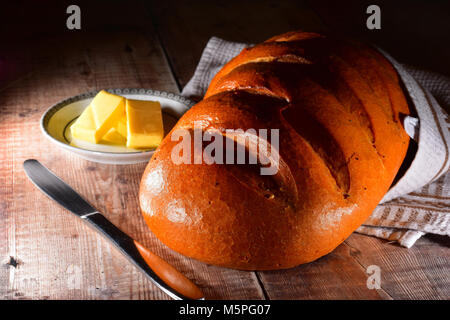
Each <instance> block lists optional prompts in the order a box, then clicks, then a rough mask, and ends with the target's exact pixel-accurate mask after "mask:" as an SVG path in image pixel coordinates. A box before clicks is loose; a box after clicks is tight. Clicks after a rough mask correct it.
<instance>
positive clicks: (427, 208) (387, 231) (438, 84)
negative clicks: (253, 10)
mask: <svg viewBox="0 0 450 320" xmlns="http://www.w3.org/2000/svg"><path fill="white" fill-rule="evenodd" d="M247 46H248V45H247V44H244V43H235V42H229V41H225V40H222V39H219V38H216V37H212V38H211V39H210V40H209V42H208V44H207V45H206V47H205V49H204V51H203V54H202V56H201V58H200V62H199V64H198V65H197V68H196V70H195V73H194V75H193V77H192V78H191V80H190V81H189V82H188V83H187V84H186V86H185V87H184V89H183V91H182V94H183V95H185V96H188V97H191V98H198V99H199V98H201V97H202V96H203V95H204V94H205V92H206V90H207V88H208V85H209V83H210V81H211V79H212V78H213V77H214V75H215V74H216V73H217V72H218V71H219V70H220V69H221V68H222V67H223V65H224V64H226V63H227V62H228V61H229V60H231V59H232V58H233V57H234V56H236V55H237V54H238V53H239V52H241V50H242V49H243V48H245V47H247ZM379 50H380V52H381V53H383V54H384V55H385V56H386V58H387V59H389V60H390V61H391V63H392V64H393V65H394V67H395V68H396V70H397V72H398V74H399V76H400V78H401V79H402V81H403V83H404V85H405V88H406V91H407V93H408V95H409V97H410V100H411V102H412V103H413V105H414V106H415V109H416V111H417V118H414V117H406V118H405V120H404V126H405V130H406V131H407V133H408V135H409V136H410V137H411V138H412V139H413V140H414V141H412V142H411V143H415V144H417V151H416V152H415V155H414V157H413V160H412V162H411V164H410V165H409V168H408V169H407V170H406V171H405V173H404V175H403V176H402V177H401V178H400V179H399V180H398V181H397V182H396V184H395V185H393V186H392V187H391V189H390V190H389V191H388V193H387V194H386V195H385V197H384V198H383V200H382V201H381V202H380V204H379V205H378V206H377V208H376V209H375V210H374V212H373V213H372V215H371V216H370V217H369V219H367V221H366V222H365V223H364V224H363V225H362V226H361V227H360V228H358V229H357V230H356V232H359V233H363V234H367V235H372V236H376V237H379V238H383V239H388V240H391V241H397V242H398V243H399V244H400V245H402V246H405V247H408V248H409V247H411V246H412V245H413V244H414V243H415V242H416V240H417V239H419V238H420V237H421V236H422V235H424V234H426V233H434V234H440V235H447V236H450V171H449V168H450V120H449V117H448V114H447V113H446V112H445V111H444V110H443V109H442V108H441V106H442V107H445V108H446V109H447V110H450V79H449V78H447V77H444V76H442V75H439V74H435V73H432V72H428V71H424V70H420V69H417V68H415V67H409V66H404V65H402V64H400V63H398V62H397V61H395V60H394V59H393V58H392V57H391V56H390V55H389V54H387V53H386V52H384V51H383V50H381V49H379Z"/></svg>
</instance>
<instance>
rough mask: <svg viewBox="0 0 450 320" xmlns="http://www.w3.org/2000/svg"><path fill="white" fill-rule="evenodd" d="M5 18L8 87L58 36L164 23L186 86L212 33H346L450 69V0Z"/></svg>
mask: <svg viewBox="0 0 450 320" xmlns="http://www.w3.org/2000/svg"><path fill="white" fill-rule="evenodd" d="M70 4H77V5H79V6H80V7H81V21H82V22H81V23H82V25H81V30H76V31H75V30H68V29H67V28H66V19H67V17H68V14H66V8H67V7H68V6H69V5H70ZM370 4H377V5H379V6H380V8H381V26H382V28H381V30H368V29H367V28H366V19H367V17H368V15H367V14H366V8H367V6H368V5H370ZM0 21H1V27H0V39H2V45H1V46H0V48H1V49H0V67H1V68H0V70H1V71H0V86H3V85H4V84H5V83H7V82H9V81H11V80H14V79H15V78H17V77H19V76H20V75H21V74H24V73H26V72H27V71H29V70H30V68H32V66H31V65H30V63H31V62H30V61H32V60H35V59H36V57H39V56H42V55H44V56H48V55H49V54H51V53H52V43H54V42H55V41H56V42H59V43H60V42H65V43H66V45H67V46H71V45H75V44H77V45H78V43H80V42H79V41H78V40H80V39H83V37H85V38H86V39H88V38H91V37H95V36H99V37H100V36H101V34H105V33H110V34H114V33H120V32H125V31H126V32H129V31H132V32H136V33H145V32H149V30H156V33H157V35H158V37H159V39H158V40H159V41H161V42H162V45H163V48H164V51H165V54H166V56H167V59H168V60H169V61H168V62H169V63H170V65H171V68H172V69H173V72H174V74H175V75H176V78H177V79H176V81H177V84H178V86H179V87H182V86H183V85H184V84H185V83H186V82H187V80H188V79H189V77H190V76H191V75H192V73H193V71H194V69H195V65H196V63H197V62H198V59H199V57H200V54H201V52H202V49H203V48H204V46H205V44H206V42H207V41H208V39H209V38H210V37H211V36H218V37H222V38H224V39H227V40H233V41H243V42H251V43H256V42H260V41H263V40H264V39H266V38H268V37H271V36H273V35H275V34H278V33H282V32H286V31H289V30H294V29H303V30H316V31H326V32H339V33H342V34H346V35H349V36H352V37H355V38H359V39H362V40H364V41H368V42H372V43H375V44H377V45H379V46H380V47H382V48H384V49H385V50H387V51H388V52H389V53H391V54H392V55H393V56H394V57H395V58H397V59H398V60H399V61H401V62H403V63H407V64H412V65H416V66H420V67H423V68H424V69H429V70H433V71H436V72H439V73H442V74H446V75H450V61H449V57H450V45H449V40H450V39H449V38H450V37H449V31H450V1H436V0H435V1H433V0H431V1H430V0H428V1H414V0H409V1H405V0H396V1H357V0H346V1H331V0H318V1H292V0H281V1H251V0H240V1H203V0H202V1H174V0H164V1H143V0H142V1H140V0H131V1H8V2H4V3H2V9H1V12H0ZM99 40H101V39H99ZM149 41H151V40H149ZM78 49H79V48H78ZM88 49H89V48H86V50H88ZM75 52H79V50H74V54H75ZM174 57H176V58H174Z"/></svg>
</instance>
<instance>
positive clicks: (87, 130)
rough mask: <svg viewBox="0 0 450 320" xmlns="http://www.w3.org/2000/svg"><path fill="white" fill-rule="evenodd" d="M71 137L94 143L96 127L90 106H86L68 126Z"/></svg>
mask: <svg viewBox="0 0 450 320" xmlns="http://www.w3.org/2000/svg"><path fill="white" fill-rule="evenodd" d="M70 131H71V133H72V138H75V139H80V140H84V141H88V142H91V143H96V142H97V140H96V137H95V133H96V127H95V122H94V115H93V114H92V107H91V106H88V107H87V108H86V109H84V111H83V113H82V114H81V115H80V116H79V117H78V119H77V120H76V121H75V123H74V124H73V125H72V126H71V127H70Z"/></svg>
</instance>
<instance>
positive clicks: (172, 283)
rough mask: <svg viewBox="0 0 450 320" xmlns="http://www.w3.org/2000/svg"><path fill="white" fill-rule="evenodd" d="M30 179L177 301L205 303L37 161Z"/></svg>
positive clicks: (29, 166)
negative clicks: (98, 232) (112, 245)
mask: <svg viewBox="0 0 450 320" xmlns="http://www.w3.org/2000/svg"><path fill="white" fill-rule="evenodd" d="M23 167H24V170H25V172H26V174H27V176H28V178H29V179H30V180H31V181H32V182H33V183H34V185H35V186H36V187H38V188H39V189H40V190H41V191H42V192H43V193H45V194H46V195H47V196H48V197H50V198H51V199H53V200H55V201H56V202H57V203H59V204H60V205H61V206H63V207H64V208H66V209H67V210H69V211H71V212H72V213H74V214H75V215H77V216H78V217H80V218H81V219H83V220H85V221H87V222H89V223H90V224H91V225H92V226H93V227H94V228H95V229H97V230H98V231H100V233H102V234H103V235H104V236H105V237H106V238H107V239H109V240H110V241H111V242H112V243H113V244H114V245H115V246H116V247H117V248H118V249H119V250H120V251H121V252H122V253H123V254H124V255H125V256H126V257H127V258H128V259H129V260H130V261H131V262H133V263H134V265H136V266H137V267H138V269H140V270H141V271H142V272H143V273H144V274H145V275H146V276H147V278H149V279H150V280H151V281H152V282H153V283H154V284H155V285H156V286H158V287H159V288H160V289H161V290H162V291H164V292H165V293H167V294H168V295H169V296H170V297H172V298H173V299H177V300H181V299H204V296H203V293H202V292H201V291H200V289H199V288H198V287H197V286H196V285H195V284H194V283H192V282H191V281H190V280H189V279H187V278H186V277H185V276H184V275H182V274H181V273H180V272H179V271H177V270H176V269H175V268H174V267H172V266H171V265H170V264H169V263H167V262H166V261H164V260H163V259H161V258H160V257H158V256H157V255H155V254H153V253H152V252H150V251H149V250H148V249H146V248H145V247H144V246H143V245H141V244H140V243H139V242H137V241H136V240H134V239H132V238H131V237H130V236H128V235H127V234H126V233H124V232H123V231H122V230H120V229H119V228H117V227H116V226H115V225H114V224H112V223H111V222H110V221H109V220H108V219H106V218H105V217H104V216H103V215H102V214H101V213H100V212H98V211H97V209H95V208H94V207H93V206H91V205H90V204H89V203H88V202H87V201H86V200H84V199H83V198H82V197H81V196H80V195H79V194H78V193H77V192H75V190H73V189H72V188H71V187H70V186H69V185H68V184H66V183H65V182H64V181H62V180H61V179H60V178H58V177H57V176H56V175H55V174H54V173H53V172H51V171H50V170H49V169H47V168H46V167H44V166H43V165H42V164H41V163H40V162H39V161H37V160H34V159H29V160H26V161H25V162H24V163H23Z"/></svg>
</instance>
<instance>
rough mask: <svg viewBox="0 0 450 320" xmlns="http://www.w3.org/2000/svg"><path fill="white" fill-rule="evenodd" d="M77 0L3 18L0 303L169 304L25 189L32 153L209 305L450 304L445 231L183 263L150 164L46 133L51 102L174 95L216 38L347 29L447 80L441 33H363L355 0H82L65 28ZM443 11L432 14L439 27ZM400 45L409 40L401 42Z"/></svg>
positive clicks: (116, 256) (77, 225) (85, 231)
mask: <svg viewBox="0 0 450 320" xmlns="http://www.w3.org/2000/svg"><path fill="white" fill-rule="evenodd" d="M69 4H70V3H69V2H67V3H66V2H64V1H63V2H58V3H53V4H52V5H48V6H44V8H42V7H39V6H40V5H41V2H40V3H39V5H38V4H30V5H28V7H27V10H22V9H21V10H19V9H18V8H17V7H14V5H13V4H9V5H8V6H10V7H8V6H7V7H6V10H3V14H4V15H5V16H4V17H0V18H2V19H1V20H2V21H3V22H4V23H3V26H7V27H6V28H2V33H1V35H2V39H3V40H4V44H5V43H6V44H7V46H6V47H5V46H2V49H1V50H0V51H2V52H0V68H1V67H2V65H3V66H4V68H3V69H2V70H3V73H2V78H1V79H0V108H1V109H0V197H1V198H0V299H168V296H166V295H165V294H164V293H162V292H161V291H160V290H159V289H157V288H156V287H155V286H154V285H153V284H152V283H150V282H149V281H148V280H147V279H146V278H144V276H143V275H142V274H141V273H140V272H139V271H137V269H136V268H135V267H134V266H132V265H131V264H130V263H129V262H128V261H127V260H126V259H125V258H124V257H123V256H122V255H121V254H120V253H119V252H118V251H117V250H116V249H115V248H113V247H112V246H111V245H110V244H109V243H108V242H107V241H105V240H104V239H103V238H102V237H100V236H99V235H98V234H97V233H95V232H94V231H92V230H91V229H90V228H88V227H87V226H86V224H84V223H83V222H82V221H81V220H79V219H78V218H76V217H74V216H72V215H71V214H69V213H68V212H67V211H66V210H64V209H62V208H61V207H59V206H58V205H56V204H55V203H54V202H52V201H50V200H49V199H48V198H47V197H46V196H44V195H43V194H42V193H41V192H40V191H38V190H37V189H36V188H35V187H34V186H33V185H32V184H31V182H30V181H29V180H28V179H27V178H26V176H25V174H24V171H23V169H22V163H23V161H24V160H26V159H28V158H36V159H39V160H40V161H42V163H44V164H45V165H47V166H48V167H49V168H51V169H52V170H54V171H55V172H56V173H57V174H58V175H59V176H60V177H62V178H63V179H64V180H65V181H67V182H68V183H69V184H71V185H72V186H73V187H74V188H75V189H76V190H78V191H79V192H80V193H81V194H82V195H83V196H85V198H87V199H88V200H89V201H90V202H92V203H93V204H95V205H96V206H97V207H98V209H99V210H100V211H102V212H104V214H105V215H106V216H107V217H108V218H109V219H110V220H111V221H112V222H113V223H114V224H116V225H117V226H119V227H120V228H121V229H123V230H124V231H125V232H127V233H128V234H130V235H132V236H133V237H134V238H136V239H137V240H138V241H140V242H141V243H143V244H145V245H146V246H147V247H148V248H150V249H151V250H153V251H154V252H155V253H157V254H158V255H160V256H161V257H163V258H164V259H166V260H167V261H169V262H170V263H172V264H173V265H175V266H176V267H177V268H178V269H179V270H180V271H182V272H183V273H184V274H185V275H187V276H188V277H189V278H191V279H193V280H194V281H195V282H196V283H197V284H198V285H199V286H200V287H201V288H202V289H203V291H204V292H205V294H206V296H207V298H209V299H448V298H450V250H449V247H450V241H449V239H448V238H446V237H439V236H426V237H423V238H421V239H420V240H419V241H418V242H417V243H416V245H415V246H414V247H413V248H411V249H405V248H402V247H399V246H398V245H395V244H391V243H389V242H387V241H384V240H380V239H376V238H373V237H368V236H363V235H359V234H353V235H352V236H351V237H350V238H349V239H347V240H346V241H345V242H344V243H343V244H342V245H340V246H339V247H338V248H337V249H336V250H335V251H334V252H332V253H331V254H329V255H327V256H325V257H323V258H321V259H319V260H317V261H315V262H313V263H310V264H306V265H302V266H299V267H297V268H293V269H290V270H282V271H270V272H244V271H236V270H229V269H224V268H219V267H215V266H210V265H206V264H204V263H201V262H198V261H195V260H192V259H188V258H186V257H183V256H181V255H180V254H177V253H176V252H173V251H171V250H170V249H168V248H167V247H165V246H164V245H163V244H162V243H161V242H160V241H159V240H158V239H156V238H155V236H154V235H153V234H152V233H151V232H150V231H149V230H148V228H147V227H146V225H145V223H144V221H143V219H142V218H141V215H140V212H139V208H138V200H137V194H138V184H139V180H140V177H141V174H142V172H143V170H144V167H145V164H140V165H128V166H113V165H103V164H96V163H92V162H88V161H85V160H82V159H79V158H77V157H75V156H72V155H71V154H68V153H66V152H64V151H61V150H60V149H58V148H56V147H55V146H54V145H53V144H51V143H50V142H49V141H47V140H46V139H45V138H44V136H43V135H42V134H41V132H40V128H39V118H40V116H41V115H42V113H43V111H44V110H45V109H46V108H47V107H48V106H50V105H52V104H54V103H55V102H57V101H59V100H61V99H64V98H67V97H69V96H72V95H75V94H79V93H82V92H85V91H90V90H95V89H101V88H108V87H139V88H153V89H160V90H166V91H172V92H179V91H180V89H181V88H182V87H183V86H184V85H185V84H186V82H187V81H188V79H189V78H190V76H191V75H192V73H193V71H194V69H195V65H196V63H197V62H198V59H199V57H200V54H201V51H202V49H203V47H204V46H205V44H206V42H207V40H208V39H209V37H211V36H213V35H216V36H219V37H222V38H226V39H229V40H234V41H247V42H258V41H261V40H263V39H265V38H268V37H270V36H272V35H274V34H277V33H281V32H284V31H288V30H292V29H299V28H302V29H315V30H324V29H330V28H331V29H333V28H335V27H340V28H341V29H342V30H345V31H346V32H348V33H352V34H354V35H356V36H358V35H360V36H364V37H366V38H368V39H370V40H372V41H374V42H376V43H379V44H381V45H384V46H385V48H387V49H388V50H389V49H390V50H391V51H394V52H395V54H396V55H397V58H399V59H403V60H402V61H407V62H409V63H415V64H420V61H424V64H423V66H424V67H427V68H430V69H433V70H436V71H440V72H442V73H446V74H449V73H450V67H449V64H448V62H447V64H441V63H439V59H437V61H436V59H430V57H431V56H433V57H435V58H436V57H437V58H439V57H440V58H441V60H440V61H441V62H443V61H444V60H445V59H446V58H448V56H449V52H448V47H446V46H445V44H444V45H442V44H441V42H439V41H438V38H439V37H438V36H433V37H431V39H428V38H427V41H428V42H427V45H428V46H434V47H433V49H434V48H436V49H435V50H432V49H431V48H428V49H426V48H425V49H424V50H420V48H421V47H422V48H423V42H422V43H412V42H411V41H410V40H411V39H413V38H414V37H417V36H418V35H417V33H420V32H423V31H417V30H415V31H414V30H412V28H411V30H405V28H406V29H408V24H406V26H405V25H403V26H404V29H401V28H400V29H399V28H393V29H387V30H381V31H379V32H378V33H375V34H371V33H369V32H368V31H367V30H365V29H364V28H365V24H364V23H365V18H364V17H365V10H364V9H363V6H362V5H361V4H359V3H356V4H355V1H349V5H348V7H345V8H336V7H335V5H334V7H333V4H332V3H331V1H330V2H328V1H319V2H318V3H317V2H316V3H314V4H312V5H308V4H307V3H305V2H298V1H297V2H294V1H272V2H267V3H259V2H256V1H255V2H254V1H239V3H235V4H232V3H230V2H229V1H223V2H219V3H217V4H215V5H214V6H213V5H212V4H211V3H210V1H201V2H195V4H193V3H175V1H164V5H161V4H159V5H154V4H152V3H145V2H141V1H138V0H136V1H128V2H126V4H122V5H120V4H118V3H117V2H112V3H111V2H108V3H107V8H108V9H107V12H106V13H105V11H104V10H105V9H104V8H105V6H106V2H105V3H103V6H102V5H101V4H100V5H99V4H96V5H93V4H91V3H89V2H87V1H86V2H83V1H82V2H81V4H80V7H81V9H82V30H81V31H70V30H67V29H66V28H65V19H66V17H67V15H66V14H65V9H66V7H67V6H68V5H69ZM415 5H416V7H412V8H409V7H408V8H406V5H405V8H406V9H405V10H406V11H407V12H409V13H411V12H412V13H411V14H413V16H414V13H415V14H416V15H418V14H419V13H420V12H421V11H422V8H421V7H420V5H419V6H418V5H417V4H415ZM386 6H387V8H388V9H386V10H385V9H383V10H385V11H384V12H383V16H384V17H386V20H385V21H386V23H387V25H388V26H390V25H391V26H392V24H394V26H395V23H394V22H393V21H397V20H396V19H397V17H398V16H399V15H400V16H401V17H402V21H403V23H405V18H404V16H403V15H401V14H400V13H399V12H398V10H399V9H396V8H397V7H396V8H393V7H389V4H387V3H386ZM399 7H401V5H399ZM389 8H390V9H389ZM447 8H448V5H447ZM391 9H392V10H391ZM339 10H341V11H339ZM358 10H359V11H358ZM395 10H396V11H395ZM430 10H434V15H433V17H438V18H439V17H445V15H443V14H442V13H441V12H442V11H445V10H442V11H441V9H439V8H437V7H436V8H434V9H433V8H432V9H430ZM386 11H387V12H386ZM393 11H395V12H393ZM358 12H359V13H358ZM447 12H448V10H447ZM349 14H351V15H350V16H349ZM346 15H347V18H348V19H345V17H346ZM420 16H422V13H421V14H420ZM349 17H350V18H349ZM438 18H436V19H434V20H432V21H431V22H430V23H431V24H432V26H434V27H436V28H438V27H439V23H440V22H439V19H438ZM417 19H419V18H417ZM417 19H416V20H415V21H417ZM419 21H420V19H419ZM433 21H434V22H433ZM436 21H438V22H436ZM352 26H353V27H352ZM355 26H356V27H355ZM447 26H448V25H447ZM420 30H422V29H420ZM445 30H448V28H447V29H445V28H444V30H443V31H441V32H440V33H441V35H442V34H443V35H444V36H445V34H444V32H446V31H445ZM387 35H390V37H387ZM438 35H439V32H438ZM419 36H420V34H419ZM447 36H448V35H447ZM386 39H387V40H386ZM393 39H401V40H400V41H403V42H404V44H400V45H398V43H397V44H396V45H394V43H395V41H393ZM402 48H403V50H402ZM0 70H1V69H0ZM369 265H378V266H379V267H380V268H381V277H382V282H381V286H382V289H379V290H369V289H368V288H367V286H366V281H367V277H368V275H367V274H366V269H367V267H368V266H369Z"/></svg>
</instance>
